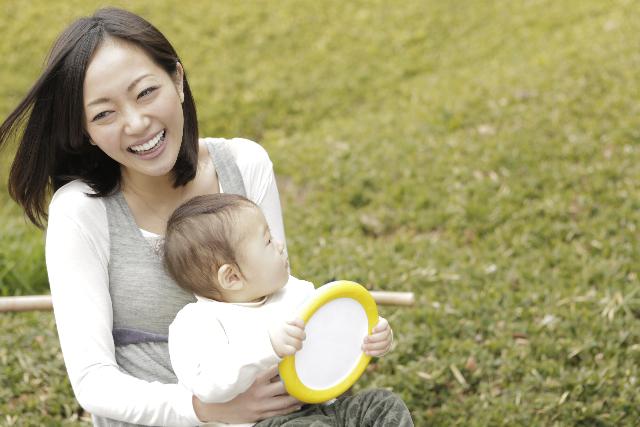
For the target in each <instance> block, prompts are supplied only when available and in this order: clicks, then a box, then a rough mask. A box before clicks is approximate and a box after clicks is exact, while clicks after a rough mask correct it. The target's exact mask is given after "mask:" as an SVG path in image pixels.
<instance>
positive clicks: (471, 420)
mask: <svg viewBox="0 0 640 427" xmlns="http://www.w3.org/2000/svg"><path fill="white" fill-rule="evenodd" d="M115 3H116V4H120V5H124V4H126V2H115ZM64 4H65V5H64V6H60V5H59V4H58V3H57V2H47V1H44V0H32V1H29V2H22V1H17V0H4V1H3V2H2V3H0V12H2V13H1V14H0V29H1V31H2V35H3V37H2V38H0V58H2V60H1V63H2V67H0V113H1V114H0V115H1V116H2V117H5V116H6V114H7V113H8V112H9V111H10V109H11V108H12V106H14V105H16V104H17V102H18V101H19V100H20V98H21V96H22V95H24V94H25V93H26V91H27V89H28V87H29V85H30V84H31V83H32V82H33V81H34V79H35V77H36V76H37V75H38V72H39V70H40V67H41V64H42V61H43V58H44V56H45V54H46V52H47V50H48V47H49V46H50V44H51V42H52V41H53V39H54V37H55V35H56V34H57V33H58V32H59V31H60V30H61V29H62V28H63V27H64V25H65V24H66V23H67V22H69V21H70V20H72V19H73V18H74V17H76V16H78V15H81V14H87V13H90V12H91V11H92V10H94V9H95V8H96V7H97V6H98V5H100V4H101V3H100V2H97V1H80V0H76V1H67V2H65V3H64ZM180 4H181V7H178V8H176V7H175V5H176V2H173V1H154V2H151V1H138V2H135V3H133V6H131V9H132V10H134V11H136V12H139V13H141V14H142V15H143V16H145V17H147V18H148V19H149V20H151V21H152V22H154V23H155V24H156V25H157V26H158V27H159V28H160V29H161V30H162V31H164V32H165V33H166V34H167V36H168V37H169V39H170V40H172V41H173V42H174V45H175V46H176V48H177V50H178V52H179V53H180V54H181V56H182V60H183V63H184V65H185V68H186V70H187V73H188V77H189V80H190V83H191V85H192V89H193V91H194V93H195V96H196V101H197V104H198V108H199V118H200V125H201V129H202V134H203V135H207V136H225V137H232V136H243V137H248V138H251V139H254V140H256V141H258V142H260V143H261V144H263V145H264V146H265V147H266V148H267V150H268V151H269V153H270V155H271V158H272V160H273V162H274V164H275V168H276V173H277V175H278V180H279V186H280V191H281V196H282V203H283V208H284V213H285V223H286V232H287V243H288V246H289V252H290V254H291V261H292V268H293V270H294V274H295V275H297V276H299V277H302V278H306V279H308V280H311V281H313V282H315V283H316V284H321V283H324V282H326V281H329V280H331V279H332V278H344V279H350V280H355V281H359V282H361V283H365V284H367V285H368V286H369V287H370V288H372V289H386V290H398V291H406V290H411V291H413V292H415V294H416V297H417V304H416V306H415V307H414V308H402V309H395V308H389V307H383V308H382V309H381V312H382V315H384V316H386V317H387V318H389V319H390V321H391V323H392V325H393V326H394V330H395V333H396V338H397V346H396V348H395V350H394V352H393V353H392V354H390V355H388V356H387V357H385V358H383V359H381V360H379V361H377V362H376V363H374V364H373V365H372V366H371V368H370V369H369V371H368V372H367V374H366V375H365V376H364V377H363V378H362V379H361V380H360V381H359V383H358V386H357V388H361V387H370V386H375V387H385V388H389V389H392V390H394V391H395V392H397V393H399V394H400V395H401V396H402V397H403V398H404V400H405V402H406V403H407V405H408V406H409V408H410V409H411V410H412V412H413V415H414V418H415V422H416V425H417V426H426V425H442V426H445V425H446V426H449V425H472V426H485V425H541V426H547V425H559V426H560V425H584V426H587V425H588V426H591V425H598V426H609V425H610V426H618V425H638V424H639V423H640V401H639V400H640V399H639V398H638V392H637V389H638V379H639V376H640V372H639V369H638V366H639V364H640V363H639V362H640V328H639V327H638V326H639V317H640V294H638V286H639V278H638V274H639V267H640V265H639V263H638V260H639V257H638V255H639V246H638V243H637V241H638V237H639V235H640V230H639V229H638V227H640V223H639V221H640V217H639V215H638V212H639V209H640V185H639V183H640V180H639V178H640V144H639V143H640V103H639V102H638V98H639V94H640V42H639V41H638V40H640V39H639V38H638V36H639V35H640V7H638V4H637V3H636V2H634V1H631V0H618V1H606V2H605V1H601V0H566V1H551V0H515V1H500V0H494V1H489V0H475V1H472V0H467V1H457V2H448V1H435V0H415V1H391V2H385V1H372V0H370V1H355V0H354V1H347V2H344V1H336V0H325V1H306V0H305V1H293V0H286V1H282V0H281V1H276V2H267V1H246V2H232V1H224V2H210V1H199V2H195V1H193V2H192V1H189V2H183V3H180ZM10 158H11V149H9V150H5V151H4V152H3V155H2V159H0V178H2V185H3V187H2V188H3V190H2V191H0V239H1V244H0V295H13V294H31V293H44V292H46V291H47V283H46V274H45V272H44V270H43V264H44V262H43V251H42V240H43V236H42V233H41V232H40V231H38V230H36V229H34V228H33V227H31V226H28V225H25V224H24V221H23V219H22V215H21V213H20V211H19V210H18V208H17V207H16V206H15V205H14V204H12V202H10V201H9V198H8V196H7V195H6V191H4V182H5V181H6V176H7V168H8V165H9V160H10ZM0 329H1V330H3V331H4V332H3V333H2V334H1V335H0V414H6V415H0V424H2V425H5V424H6V425H25V426H26V425H51V424H64V425H81V423H82V422H81V421H78V419H82V418H83V416H82V412H81V410H80V409H79V407H78V406H77V404H76V403H75V400H74V399H73V395H72V393H71V391H70V387H69V385H68V382H67V381H66V377H65V375H66V374H65V370H64V366H63V363H62V358H61V356H60V351H59V347H58V342H57V337H56V333H55V324H54V322H53V318H52V315H51V314H50V313H27V314H4V315H0ZM83 425H86V424H83Z"/></svg>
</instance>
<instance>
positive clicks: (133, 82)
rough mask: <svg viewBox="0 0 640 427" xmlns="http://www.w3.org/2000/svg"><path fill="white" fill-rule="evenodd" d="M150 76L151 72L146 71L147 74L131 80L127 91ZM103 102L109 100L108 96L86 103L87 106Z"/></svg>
mask: <svg viewBox="0 0 640 427" xmlns="http://www.w3.org/2000/svg"><path fill="white" fill-rule="evenodd" d="M149 76H152V74H151V73H147V74H143V75H141V76H140V77H138V78H136V79H135V80H134V81H132V82H131V84H129V86H127V92H131V90H133V88H134V87H135V86H136V85H137V84H138V83H139V82H140V80H142V79H144V78H146V77H149ZM105 102H109V98H98V99H94V100H93V101H91V102H90V103H88V104H87V107H91V106H92V105H96V104H102V103H105Z"/></svg>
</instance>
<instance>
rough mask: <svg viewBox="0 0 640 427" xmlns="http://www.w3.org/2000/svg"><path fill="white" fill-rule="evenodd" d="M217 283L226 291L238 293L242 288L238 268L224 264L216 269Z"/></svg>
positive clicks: (242, 283)
mask: <svg viewBox="0 0 640 427" xmlns="http://www.w3.org/2000/svg"><path fill="white" fill-rule="evenodd" d="M218 283H220V286H221V287H222V289H224V290H226V291H239V290H240V289H242V287H243V286H244V282H243V281H242V276H241V275H240V271H238V267H237V266H235V265H232V264H224V265H222V266H221V267H220V268H219V269H218Z"/></svg>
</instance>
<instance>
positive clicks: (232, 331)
mask: <svg viewBox="0 0 640 427" xmlns="http://www.w3.org/2000/svg"><path fill="white" fill-rule="evenodd" d="M313 293H314V287H313V284H311V283H309V282H306V281H303V280H299V279H296V278H295V277H292V276H289V281H288V282H287V284H286V285H285V286H284V287H283V288H282V289H280V290H279V291H278V292H276V293H274V294H272V295H270V296H269V297H268V298H266V299H264V300H262V301H261V302H258V303H244V304H233V303H226V302H219V301H214V300H211V299H207V298H203V297H197V299H198V301H197V302H195V303H191V304H187V305H186V306H184V308H182V310H180V312H178V314H177V315H176V318H175V319H174V321H173V323H172V324H171V326H170V327H169V355H170V356H171V365H172V367H173V370H174V372H175V374H176V376H177V377H178V380H179V381H180V383H181V384H184V385H185V386H186V388H188V389H189V390H190V391H191V392H192V393H193V394H194V395H196V396H197V397H198V398H199V399H200V400H202V401H204V402H227V401H229V400H231V399H233V398H234V397H236V396H237V395H238V394H240V393H242V392H244V391H246V390H247V389H248V388H249V386H250V385H251V384H252V383H253V382H254V381H255V379H256V376H257V375H258V374H259V373H260V372H262V371H264V370H266V369H268V368H269V367H271V366H273V365H274V364H276V363H278V362H279V361H280V358H279V357H278V355H277V354H276V353H275V351H274V349H273V346H272V344H271V340H270V338H269V332H268V329H269V327H270V326H271V325H274V324H277V323H279V322H284V321H285V320H289V319H291V318H293V316H294V315H295V313H296V311H297V309H298V308H299V307H300V306H301V305H302V304H303V303H304V302H305V301H306V300H307V299H308V298H309V297H310V296H312V295H313Z"/></svg>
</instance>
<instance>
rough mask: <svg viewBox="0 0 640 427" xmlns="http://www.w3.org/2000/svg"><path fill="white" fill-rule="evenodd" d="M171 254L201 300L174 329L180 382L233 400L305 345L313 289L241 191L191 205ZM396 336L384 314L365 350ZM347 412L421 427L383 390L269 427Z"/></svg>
mask: <svg viewBox="0 0 640 427" xmlns="http://www.w3.org/2000/svg"><path fill="white" fill-rule="evenodd" d="M164 256H165V264H166V266H167V270H168V271H169V273H170V274H171V276H172V277H173V278H174V279H175V281H176V282H177V283H178V285H180V286H181V287H182V288H184V289H186V290H188V291H190V292H193V293H194V294H195V295H196V298H197V302H195V303H191V304H188V305H186V306H185V307H184V308H183V309H182V310H180V312H179V313H178V314H177V316H176V318H175V320H174V321H173V323H172V324H171V326H170V327H169V353H170V356H171V364H172V366H173V369H174V372H175V373H176V376H177V377H178V380H179V381H180V383H181V384H183V385H184V386H185V387H187V388H188V389H189V390H190V391H191V392H192V393H193V394H194V395H195V396H197V397H198V398H199V399H200V400H202V401H203V402H226V401H229V400H231V399H233V398H234V397H235V396H237V395H238V394H240V393H242V392H244V391H245V390H247V389H248V388H249V386H250V385H251V384H252V383H253V382H254V380H255V379H256V376H257V375H258V374H260V373H261V372H263V371H265V370H267V369H269V368H271V367H273V366H274V365H276V364H277V363H278V362H279V361H280V360H281V359H282V358H283V357H285V356H288V355H292V354H294V353H295V352H296V351H298V350H300V349H301V348H302V343H303V341H304V339H305V332H304V324H303V322H302V320H301V319H291V318H290V317H289V316H291V313H293V312H294V311H295V309H296V308H297V307H299V306H300V305H301V304H302V303H303V302H304V301H305V300H306V299H307V298H309V297H310V296H311V294H312V293H313V291H314V287H313V284H311V283H309V282H306V281H303V280H299V279H296V278H294V277H292V276H290V275H289V263H288V260H287V256H286V253H285V251H284V245H283V243H282V242H278V241H275V240H274V239H272V238H271V234H270V231H269V226H268V225H267V222H266V219H265V217H264V215H263V214H262V211H261V210H260V208H259V207H258V206H257V205H255V204H254V203H253V202H251V201H250V200H248V199H246V198H244V197H242V196H238V195H233V194H215V195H207V196H199V197H196V198H194V199H191V200H189V201H188V202H186V203H185V204H183V205H182V206H180V207H179V208H178V209H176V211H175V212H174V213H173V215H172V216H171V218H170V219H169V221H168V224H167V231H166V236H165V247H164ZM392 336H393V334H392V331H391V328H390V326H389V324H388V322H387V321H386V320H385V319H384V318H382V317H380V320H379V322H378V325H377V326H376V327H375V328H374V329H373V331H372V334H371V335H369V336H367V337H365V340H364V342H363V346H362V348H363V351H364V352H365V353H366V354H368V355H371V356H381V355H383V354H385V353H386V352H387V351H388V350H389V349H390V347H391V343H392ZM355 407H357V412H356V411H354V408H355ZM347 412H349V414H350V416H351V417H353V414H358V417H361V419H359V420H350V422H351V423H353V422H355V421H357V422H356V423H355V424H354V425H359V426H360V425H367V421H366V419H367V418H370V420H371V422H373V421H374V420H375V421H376V422H377V423H378V424H376V425H385V424H384V423H382V424H380V421H382V419H383V418H384V417H385V416H388V417H390V418H389V425H394V426H398V425H413V424H412V422H411V417H410V415H409V412H408V410H407V408H406V406H405V405H404V403H403V402H402V401H401V400H400V399H399V398H398V397H397V396H396V395H394V394H393V393H390V392H386V391H383V390H369V391H364V392H362V393H358V394H356V395H354V396H349V397H341V398H338V399H337V400H336V401H334V402H333V403H331V404H329V405H308V406H306V407H304V408H303V409H302V410H300V411H297V412H295V413H293V414H290V415H286V416H281V417H274V418H270V419H269V420H266V421H262V422H261V423H260V425H261V426H262V425H271V424H265V422H267V421H269V422H273V423H274V424H273V425H274V426H275V425H280V424H282V423H284V422H286V421H287V420H289V419H294V418H295V419H296V420H297V421H300V420H298V419H299V418H301V417H309V420H310V422H311V420H316V419H317V420H324V421H325V422H328V423H329V425H333V424H334V423H338V422H343V421H338V420H346V419H347V418H346V417H347ZM385 414H386V415H385ZM381 417H382V419H381ZM398 420H401V422H400V424H398ZM402 420H404V421H402Z"/></svg>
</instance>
